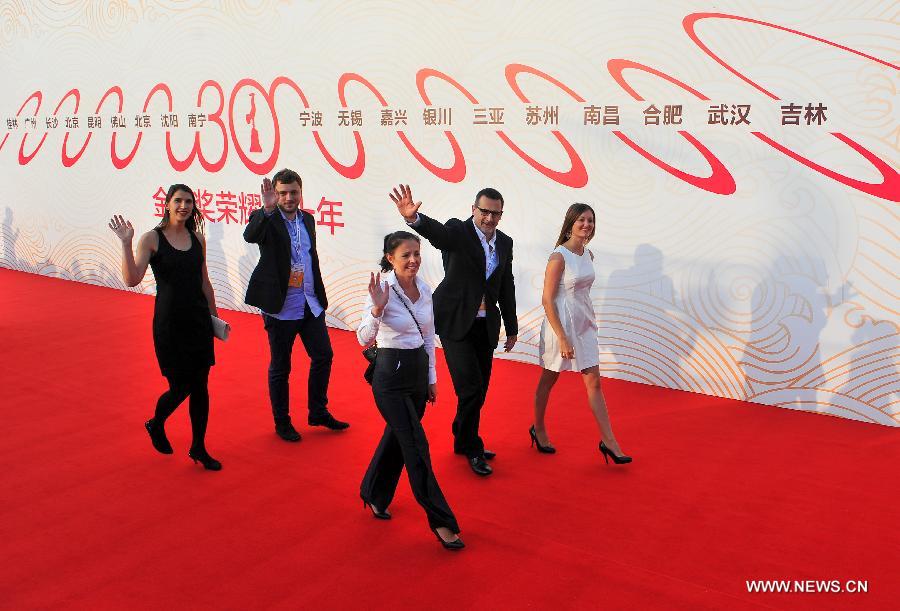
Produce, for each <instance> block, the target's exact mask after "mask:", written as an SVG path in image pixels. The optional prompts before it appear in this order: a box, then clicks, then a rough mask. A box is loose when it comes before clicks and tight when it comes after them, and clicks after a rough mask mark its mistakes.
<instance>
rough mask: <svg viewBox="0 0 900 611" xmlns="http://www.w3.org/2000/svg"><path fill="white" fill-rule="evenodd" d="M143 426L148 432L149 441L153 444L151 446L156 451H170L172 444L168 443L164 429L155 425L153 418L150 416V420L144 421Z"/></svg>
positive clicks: (169, 452) (163, 452)
mask: <svg viewBox="0 0 900 611" xmlns="http://www.w3.org/2000/svg"><path fill="white" fill-rule="evenodd" d="M144 428H145V429H147V432H148V433H149V434H150V443H152V444H153V447H154V448H156V451H157V452H159V453H160V454H171V453H172V444H170V443H169V440H168V438H166V431H165V429H163V427H161V426H156V422H155V421H154V420H153V418H150V420H148V421H147V422H145V423H144Z"/></svg>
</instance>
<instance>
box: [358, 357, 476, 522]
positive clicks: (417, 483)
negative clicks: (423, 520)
mask: <svg viewBox="0 0 900 611" xmlns="http://www.w3.org/2000/svg"><path fill="white" fill-rule="evenodd" d="M427 392H428V353H426V352H425V349H424V348H416V349H414V350H399V349H395V348H379V349H378V357H377V359H376V360H375V373H374V375H373V377H372V394H373V395H374V396H375V405H376V406H377V407H378V411H379V412H381V416H382V417H383V418H384V420H385V422H386V423H387V426H385V427H384V434H383V435H382V436H381V441H380V442H379V443H378V447H377V448H376V449H375V455H374V456H373V457H372V462H370V463H369V468H368V469H367V470H366V474H365V476H364V477H363V481H362V485H360V488H359V493H360V496H362V498H363V500H364V501H366V502H368V503H370V504H372V505H375V506H376V507H378V509H381V510H385V509H387V507H388V506H389V505H390V504H391V501H393V500H394V492H395V491H396V490H397V482H398V481H399V480H400V472H401V471H402V470H403V467H404V466H405V467H406V475H407V476H408V477H409V486H410V488H412V492H413V495H414V496H415V497H416V501H418V503H419V505H421V506H422V508H423V509H424V510H425V515H426V516H428V525H429V526H431V527H432V528H439V527H441V526H443V527H446V528H448V529H450V530H451V531H452V532H454V533H458V532H459V526H458V525H457V523H456V518H455V517H454V516H453V512H452V511H451V510H450V506H449V505H448V504H447V500H446V499H445V498H444V494H443V493H442V492H441V488H440V486H438V483H437V479H435V477H434V471H433V470H432V468H431V455H430V453H429V451H428V440H427V439H426V438H425V429H423V428H422V422H421V420H422V416H423V415H425V400H426V398H427V396H428V395H427Z"/></svg>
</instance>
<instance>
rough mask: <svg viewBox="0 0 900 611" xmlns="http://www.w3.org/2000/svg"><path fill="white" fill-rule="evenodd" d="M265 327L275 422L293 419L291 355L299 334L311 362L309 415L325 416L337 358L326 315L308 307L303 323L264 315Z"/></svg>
mask: <svg viewBox="0 0 900 611" xmlns="http://www.w3.org/2000/svg"><path fill="white" fill-rule="evenodd" d="M263 324H264V325H265V328H266V333H268V335H269V353H270V355H271V357H270V360H269V399H270V400H271V402H272V415H273V416H274V417H275V422H282V421H285V420H288V419H289V418H290V409H289V402H288V378H289V377H290V375H291V352H292V350H293V348H294V340H295V339H296V337H297V335H299V336H300V341H302V342H303V347H304V348H305V349H306V354H308V355H309V358H310V361H311V363H310V366H309V380H308V382H307V385H308V392H307V401H308V407H309V415H310V416H311V417H315V416H323V415H325V413H326V412H327V407H326V406H327V405H328V380H329V379H330V378H331V361H332V360H333V358H334V352H333V351H332V349H331V340H330V339H329V338H328V329H327V328H326V326H325V312H322V314H321V315H319V316H318V317H316V316H313V314H312V312H311V311H310V309H309V306H308V305H307V306H306V311H305V312H304V315H303V318H301V319H300V320H279V319H277V318H273V317H271V316H267V315H265V314H263Z"/></svg>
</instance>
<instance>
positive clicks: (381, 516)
mask: <svg viewBox="0 0 900 611" xmlns="http://www.w3.org/2000/svg"><path fill="white" fill-rule="evenodd" d="M362 502H363V507H364V508H365V507H368V508H369V509H371V510H372V515H373V516H374V517H376V518H378V519H379V520H390V519H391V514H390V513H388V512H387V511H380V510H378V509H375V505H373V504H372V503H370V502H369V501H367V500H366V499H363V500H362Z"/></svg>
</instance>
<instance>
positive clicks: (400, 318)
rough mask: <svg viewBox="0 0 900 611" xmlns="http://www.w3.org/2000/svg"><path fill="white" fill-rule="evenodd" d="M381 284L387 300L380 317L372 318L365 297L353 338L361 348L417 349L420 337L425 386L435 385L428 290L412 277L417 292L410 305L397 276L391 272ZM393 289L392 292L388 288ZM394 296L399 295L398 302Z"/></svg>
mask: <svg viewBox="0 0 900 611" xmlns="http://www.w3.org/2000/svg"><path fill="white" fill-rule="evenodd" d="M381 280H382V282H387V284H388V291H390V295H391V296H390V298H388V302H387V305H386V306H385V307H384V310H383V311H382V312H381V316H379V317H378V318H375V317H374V316H372V307H373V306H374V304H373V303H372V296H371V295H368V294H367V295H366V303H365V306H364V309H363V316H362V320H361V321H360V323H359V327H357V329H356V338H357V339H358V340H359V343H360V345H362V346H371V345H372V343H377V344H378V347H379V348H403V349H411V348H418V347H419V346H421V345H422V343H423V342H422V337H423V336H424V338H425V341H424V344H425V351H426V352H427V353H428V383H429V384H435V383H437V370H436V368H435V366H434V364H435V357H434V310H433V309H432V301H431V289H430V288H428V285H427V284H425V283H424V282H423V281H422V280H420V279H419V278H418V277H416V286H417V287H418V288H419V299H418V301H416V302H415V303H413V302H412V301H410V299H409V297H407V296H406V293H404V292H403V289H402V288H400V285H399V284H397V276H396V275H394V272H392V271H391V272H388V273H386V274H382V275H381ZM394 286H396V287H397V289H396V291H395V290H394V289H393V288H392V287H394ZM397 293H399V294H400V296H399V298H398V296H397ZM400 299H402V300H403V301H404V302H405V303H406V305H407V306H409V309H410V310H412V312H413V314H415V316H416V320H417V321H418V322H419V326H420V327H421V328H422V335H419V329H418V328H417V327H416V322H415V321H414V320H413V318H412V316H410V315H409V311H407V309H406V307H405V306H404V305H403V303H400V301H399V300H400Z"/></svg>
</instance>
